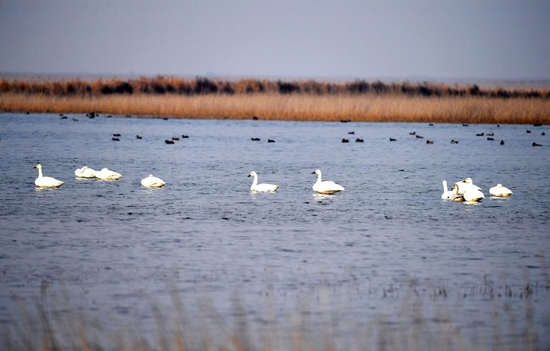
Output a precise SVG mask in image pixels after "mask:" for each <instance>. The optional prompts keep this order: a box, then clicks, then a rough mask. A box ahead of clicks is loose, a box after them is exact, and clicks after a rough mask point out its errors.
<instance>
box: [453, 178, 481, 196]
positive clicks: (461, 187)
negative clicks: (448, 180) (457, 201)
mask: <svg viewBox="0 0 550 351" xmlns="http://www.w3.org/2000/svg"><path fill="white" fill-rule="evenodd" d="M455 185H456V186H457V187H458V190H457V191H458V194H459V195H462V194H464V193H465V192H466V191H467V190H469V189H475V190H479V191H481V188H480V187H478V186H477V185H474V182H473V181H472V178H466V179H464V180H463V181H460V182H456V183H455Z"/></svg>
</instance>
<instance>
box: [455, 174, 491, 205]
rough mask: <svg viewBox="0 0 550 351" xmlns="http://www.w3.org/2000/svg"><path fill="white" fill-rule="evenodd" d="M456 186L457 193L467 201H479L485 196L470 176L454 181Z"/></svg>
mask: <svg viewBox="0 0 550 351" xmlns="http://www.w3.org/2000/svg"><path fill="white" fill-rule="evenodd" d="M455 185H456V186H457V191H456V192H457V194H458V195H462V196H463V197H464V201H467V202H479V201H481V200H482V199H484V198H485V195H483V193H482V192H481V188H480V187H478V186H477V185H475V184H474V182H473V181H472V178H466V179H464V180H463V181H461V182H457V183H455Z"/></svg>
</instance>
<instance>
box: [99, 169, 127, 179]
mask: <svg viewBox="0 0 550 351" xmlns="http://www.w3.org/2000/svg"><path fill="white" fill-rule="evenodd" d="M95 176H96V177H97V178H99V179H102V180H117V179H120V178H121V177H122V175H120V173H117V172H115V171H111V170H110V169H108V168H103V169H101V171H99V172H95Z"/></svg>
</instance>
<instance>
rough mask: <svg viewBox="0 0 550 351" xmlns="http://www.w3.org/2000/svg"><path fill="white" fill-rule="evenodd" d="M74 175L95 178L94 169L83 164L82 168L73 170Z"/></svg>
mask: <svg viewBox="0 0 550 351" xmlns="http://www.w3.org/2000/svg"><path fill="white" fill-rule="evenodd" d="M74 175H75V176H77V177H78V178H95V171H94V170H93V169H91V168H88V166H84V167H82V168H77V169H76V171H74Z"/></svg>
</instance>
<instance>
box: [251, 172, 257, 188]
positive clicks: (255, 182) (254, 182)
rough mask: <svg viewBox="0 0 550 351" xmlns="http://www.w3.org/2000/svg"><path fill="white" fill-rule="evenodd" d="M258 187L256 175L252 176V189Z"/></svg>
mask: <svg viewBox="0 0 550 351" xmlns="http://www.w3.org/2000/svg"><path fill="white" fill-rule="evenodd" d="M256 185H258V175H257V174H254V181H253V182H252V188H255V187H256Z"/></svg>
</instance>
